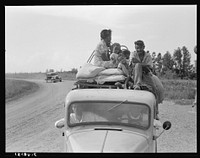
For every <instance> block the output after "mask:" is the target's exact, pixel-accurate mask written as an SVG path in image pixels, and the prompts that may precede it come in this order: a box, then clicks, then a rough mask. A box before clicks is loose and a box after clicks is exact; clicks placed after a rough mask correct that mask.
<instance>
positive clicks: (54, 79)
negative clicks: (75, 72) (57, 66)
mask: <svg viewBox="0 0 200 158" xmlns="http://www.w3.org/2000/svg"><path fill="white" fill-rule="evenodd" d="M45 80H46V82H49V81H50V82H53V83H55V82H62V78H61V77H60V76H59V75H58V73H56V72H49V73H47V74H46V78H45Z"/></svg>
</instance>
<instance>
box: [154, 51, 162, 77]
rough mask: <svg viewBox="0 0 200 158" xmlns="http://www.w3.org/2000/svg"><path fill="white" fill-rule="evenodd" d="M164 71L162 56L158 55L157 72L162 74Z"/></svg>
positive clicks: (156, 59) (156, 61) (156, 60)
mask: <svg viewBox="0 0 200 158" xmlns="http://www.w3.org/2000/svg"><path fill="white" fill-rule="evenodd" d="M161 70H162V55H161V53H158V55H157V57H156V58H155V72H156V74H158V75H159V74H160V73H161Z"/></svg>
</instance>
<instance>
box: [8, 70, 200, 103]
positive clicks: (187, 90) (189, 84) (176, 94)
mask: <svg viewBox="0 0 200 158" xmlns="http://www.w3.org/2000/svg"><path fill="white" fill-rule="evenodd" d="M58 74H59V75H60V76H61V77H62V79H63V80H76V77H75V74H74V73H71V72H62V73H58ZM45 77H46V76H45V73H16V74H15V73H12V74H6V78H19V79H42V80H43V79H45ZM161 81H162V84H163V86H164V88H165V99H166V100H174V101H175V102H176V103H178V104H179V103H180V104H188V103H189V104H192V102H193V101H194V96H195V88H196V87H197V86H196V85H197V83H196V80H161ZM12 84H13V85H12ZM20 87H21V88H20ZM32 88H35V89H34V90H33V91H35V90H36V86H35V85H33V84H30V83H29V84H28V83H27V82H25V83H23V81H15V82H12V81H11V80H7V79H6V100H7V99H8V98H12V97H15V96H18V95H21V94H23V93H27V92H28V93H29V92H30V91H31V90H30V89H32Z"/></svg>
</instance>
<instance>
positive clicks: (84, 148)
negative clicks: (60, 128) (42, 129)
mask: <svg viewBox="0 0 200 158" xmlns="http://www.w3.org/2000/svg"><path fill="white" fill-rule="evenodd" d="M66 143H67V150H68V151H69V152H98V153H102V152H145V151H147V150H148V141H147V139H146V138H145V137H144V136H142V135H140V134H137V133H133V132H127V131H126V132H125V131H113V130H91V131H84V132H83V131H82V132H78V133H73V134H72V135H70V136H69V137H68V139H67V142H66Z"/></svg>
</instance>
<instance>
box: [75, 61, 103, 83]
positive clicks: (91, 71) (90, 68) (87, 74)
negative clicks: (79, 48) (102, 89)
mask: <svg viewBox="0 0 200 158" xmlns="http://www.w3.org/2000/svg"><path fill="white" fill-rule="evenodd" d="M103 70H105V68H104V67H99V66H95V65H92V64H90V63H86V64H84V65H83V66H82V67H81V68H80V69H79V70H78V72H77V74H76V78H77V79H87V78H91V77H95V76H97V75H98V73H99V72H101V71H103Z"/></svg>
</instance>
